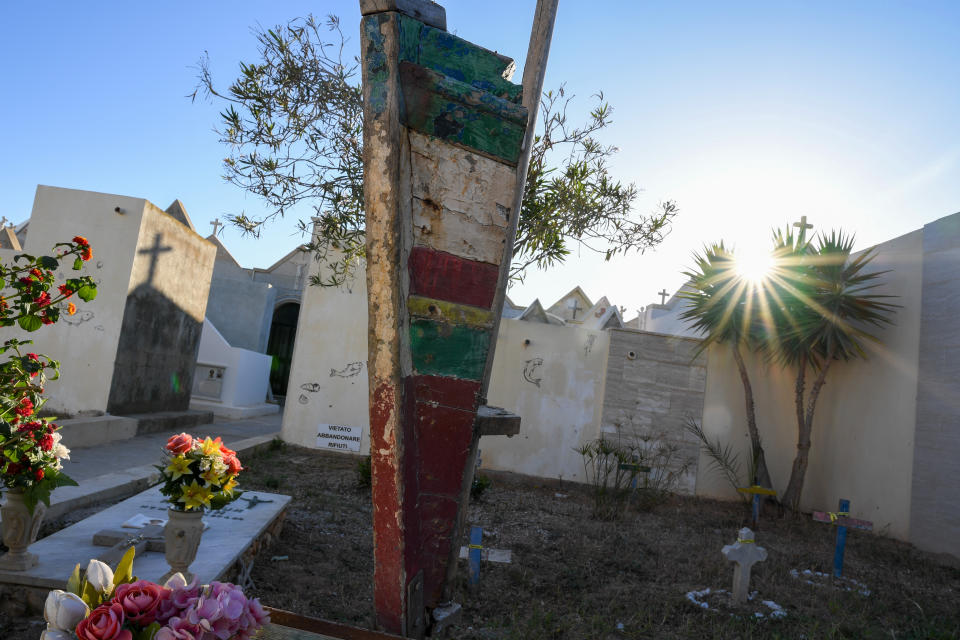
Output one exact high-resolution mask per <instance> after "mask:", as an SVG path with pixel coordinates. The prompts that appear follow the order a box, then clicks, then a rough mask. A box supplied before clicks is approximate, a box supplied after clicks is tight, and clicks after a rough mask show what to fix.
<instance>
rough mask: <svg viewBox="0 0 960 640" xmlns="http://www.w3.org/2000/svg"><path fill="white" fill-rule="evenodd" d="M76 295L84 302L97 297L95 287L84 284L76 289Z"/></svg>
mask: <svg viewBox="0 0 960 640" xmlns="http://www.w3.org/2000/svg"><path fill="white" fill-rule="evenodd" d="M77 295H78V296H80V299H81V300H83V301H84V302H90V301H91V300H93V299H94V298H96V297H97V288H96V287H95V286H93V285H84V286H82V287H80V290H79V291H77Z"/></svg>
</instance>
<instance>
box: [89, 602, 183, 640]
mask: <svg viewBox="0 0 960 640" xmlns="http://www.w3.org/2000/svg"><path fill="white" fill-rule="evenodd" d="M123 622H124V616H123V607H121V606H120V605H119V604H117V603H115V602H114V603H109V604H102V605H100V606H99V607H97V608H96V609H94V610H93V612H92V613H91V614H90V615H89V616H87V617H86V618H84V619H83V620H81V621H80V624H78V625H77V629H76V633H77V638H79V639H80V640H133V634H132V633H130V631H129V630H128V629H124V628H123ZM177 640H181V639H180V638H177ZM190 640H193V639H192V638H191V639H190Z"/></svg>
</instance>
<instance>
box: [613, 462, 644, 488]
mask: <svg viewBox="0 0 960 640" xmlns="http://www.w3.org/2000/svg"><path fill="white" fill-rule="evenodd" d="M620 470H621V471H633V477H632V478H631V479H630V488H631V489H636V488H637V476H638V475H640V474H641V473H650V467H648V466H647V465H645V464H640V463H638V462H621V463H620Z"/></svg>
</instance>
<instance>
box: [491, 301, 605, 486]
mask: <svg viewBox="0 0 960 640" xmlns="http://www.w3.org/2000/svg"><path fill="white" fill-rule="evenodd" d="M528 340H529V343H527V341H528ZM609 346H610V332H609V331H594V330H589V329H583V328H581V327H578V326H555V325H548V324H543V323H539V322H524V321H521V320H507V319H504V320H502V321H501V323H500V334H499V337H498V339H497V352H496V356H495V357H494V361H493V372H492V375H491V379H490V391H489V393H488V403H489V404H491V405H494V406H498V407H503V408H504V409H507V410H508V411H512V412H514V413H517V414H519V415H520V417H521V421H520V434H519V435H516V436H513V437H512V438H507V437H506V436H486V437H483V438H481V439H480V457H481V460H482V468H487V469H497V470H503V471H513V472H516V473H523V474H526V475H532V476H540V477H544V478H562V479H564V480H572V481H575V482H584V481H585V480H584V478H583V461H582V460H581V458H580V454H578V453H576V452H575V451H574V450H573V449H574V448H575V447H578V446H580V445H582V444H584V443H586V442H588V441H590V440H593V439H595V438H597V437H598V436H599V434H600V413H601V410H602V408H603V394H604V377H605V375H604V374H605V371H606V367H607V352H608V350H609Z"/></svg>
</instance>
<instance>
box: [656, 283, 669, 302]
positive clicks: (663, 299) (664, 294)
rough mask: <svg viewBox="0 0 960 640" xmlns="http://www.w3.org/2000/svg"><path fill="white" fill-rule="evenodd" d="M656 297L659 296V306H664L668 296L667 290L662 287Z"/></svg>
mask: <svg viewBox="0 0 960 640" xmlns="http://www.w3.org/2000/svg"><path fill="white" fill-rule="evenodd" d="M657 295H658V296H660V304H666V303H667V296H669V295H670V294H669V293H667V289H666V287H664V289H663V291H659V292H657Z"/></svg>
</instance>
